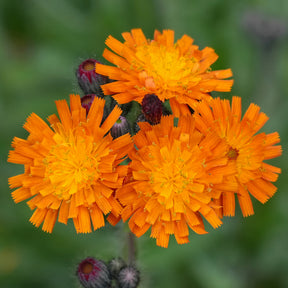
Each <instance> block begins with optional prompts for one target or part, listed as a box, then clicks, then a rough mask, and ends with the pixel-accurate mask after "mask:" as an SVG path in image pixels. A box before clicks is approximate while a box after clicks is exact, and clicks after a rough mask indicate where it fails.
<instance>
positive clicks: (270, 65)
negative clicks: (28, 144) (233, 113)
mask: <svg viewBox="0 0 288 288" xmlns="http://www.w3.org/2000/svg"><path fill="white" fill-rule="evenodd" d="M257 13H262V14H260V15H262V16H259V14H257ZM287 16H288V1H287V0H274V1H269V0H266V1H260V0H258V1H256V0H249V1H248V0H244V1H236V0H223V1H220V0H206V1H193V0H178V1H174V0H155V1H153V0H142V1H141V0H70V1H68V0H50V1H41V0H29V1H28V0H19V1H17V0H2V1H0V43H1V44H0V133H1V139H0V157H1V166H0V189H1V193H0V287H4V288H12V287H13V288H15V287H30V288H33V287H43V288H51V287H61V288H65V287H79V284H78V282H77V279H76V278H75V269H76V265H77V263H78V262H79V261H80V260H81V259H82V258H84V257H86V256H95V257H99V258H102V259H103V260H110V259H111V258H112V257H114V256H121V255H122V253H123V251H124V250H125V244H124V242H125V233H123V232H121V231H122V230H123V229H122V228H123V227H122V226H121V225H119V226H117V227H116V228H111V227H109V226H106V227H105V228H103V229H101V230H98V231H96V232H94V233H91V234H89V235H77V234H76V233H75V231H74V227H73V225H72V223H70V225H68V226H65V225H63V224H60V223H57V224H56V226H55V229H54V231H53V234H51V235H50V234H46V233H44V232H42V231H41V229H36V228H35V227H33V225H31V224H30V223H29V222H28V219H29V217H30V216H31V211H30V210H29V208H28V207H27V206H26V204H25V203H21V204H17V205H15V204H14V202H13V201H12V199H11V197H10V191H9V187H8V184H7V178H8V177H9V176H12V175H16V174H19V173H22V167H20V165H13V164H7V154H8V150H9V149H10V143H11V141H12V139H13V137H14V136H18V137H21V138H25V137H26V136H27V133H26V132H25V130H24V129H23V128H22V125H23V124H24V122H25V119H26V117H27V116H28V115H29V114H30V113H31V112H35V113H37V114H38V115H40V116H41V117H43V118H46V117H47V116H48V115H50V114H52V113H54V112H55V105H54V100H56V99H63V98H66V99H68V95H69V93H81V91H80V90H79V88H78V87H77V83H76V79H75V69H76V67H77V65H79V64H80V62H81V61H82V60H84V59H85V58H89V57H96V58H98V59H100V60H101V55H102V52H103V50H104V47H105V45H104V41H105V39H106V37H107V36H108V35H110V34H111V35H113V36H114V37H116V38H117V39H119V40H122V38H121V35H120V34H121V32H124V31H129V30H130V29H132V28H136V27H139V28H142V29H143V31H144V33H145V34H146V36H147V37H149V38H152V37H153V31H154V29H159V30H162V29H166V28H170V29H174V30H175V34H176V38H179V37H181V36H182V35H183V34H188V35H190V36H191V37H193V38H194V39H195V43H196V44H197V45H199V46H200V48H204V47H205V46H210V47H213V48H214V49H215V50H216V52H217V54H218V55H219V56H220V57H219V60H218V61H217V62H216V64H215V65H214V66H213V68H214V69H222V68H229V67H230V68H232V70H233V72H234V79H235V85H234V87H233V89H232V93H227V94H225V95H223V94H222V95H221V97H228V98H229V97H231V95H239V96H242V97H243V102H244V108H245V109H246V108H247V107H248V105H249V103H250V102H255V103H257V104H258V105H260V106H261V108H262V110H263V111H264V112H265V113H266V114H268V116H269V117H270V120H269V121H268V123H267V124H266V126H265V127H264V131H265V132H273V131H278V132H279V133H280V136H281V144H282V146H283V150H284V152H283V156H282V157H280V158H279V159H274V160H273V161H270V162H269V163H273V164H274V165H276V166H279V167H281V168H282V169H283V171H282V174H281V175H280V177H279V180H278V182H277V184H276V185H277V187H278V188H279V190H278V192H277V193H276V195H275V196H274V197H273V198H272V199H271V200H269V201H268V202H267V203H266V204H265V205H262V204H259V203H256V201H254V207H255V215H254V216H251V217H248V218H243V217H241V216H240V213H239V212H240V211H239V209H238V210H237V212H238V213H237V216H236V217H234V218H226V219H224V225H223V226H222V227H220V228H219V229H217V230H213V229H210V228H208V231H209V232H210V233H209V234H207V235H204V236H200V235H196V234H193V232H191V235H190V243H189V244H186V245H182V246H180V245H177V243H176V242H175V241H174V240H171V241H170V244H169V248H168V249H163V248H159V247H157V246H156V244H155V241H154V239H150V238H149V235H148V233H147V235H145V236H142V237H141V238H140V239H137V246H138V255H137V257H138V264H139V268H140V270H141V275H142V282H141V285H140V287H153V288H154V287H157V288H162V287H163V288H164V287H165V288H170V287H172V288H173V287H181V288H182V287H187V288H188V287H197V288H198V287H199V288H206V287H207V288H244V287H245V288H250V287H259V288H260V287H261V288H262V287H273V288H275V287H276V288H277V287H288V275H287V270H288V227H287V224H288V221H287V220H288V208H287V203H288V193H287V189H288V180H287V167H288V164H287V163H288V157H287V153H286V147H287V140H288V129H287V128H288V117H287V111H288V101H287V100H288V86H287V82H288V65H287V64H288V49H287V48H288V41H287V34H288V33H287V26H286V25H288V23H287V22H286V20H287V18H288V17H287ZM269 19H270V20H269ZM271 19H272V20H271ZM273 19H274V20H273ZM275 19H276V20H275ZM281 19H283V21H282V20H281ZM267 23H268V24H267ZM273 25H274V26H273ZM269 35H270V36H269ZM269 37H270V38H269ZM272 38H273V39H274V40H275V41H271V39H272ZM269 39H270V40H269ZM218 95H219V94H218ZM18 166H19V167H18ZM207 227H208V226H207Z"/></svg>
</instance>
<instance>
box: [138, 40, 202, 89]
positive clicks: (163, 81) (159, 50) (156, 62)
mask: <svg viewBox="0 0 288 288" xmlns="http://www.w3.org/2000/svg"><path fill="white" fill-rule="evenodd" d="M136 56H137V58H138V59H139V60H140V61H141V65H140V63H139V65H137V67H136V69H139V70H140V71H141V70H144V71H146V73H147V74H148V76H150V77H153V80H154V83H155V85H156V86H157V87H162V89H163V90H168V89H169V87H170V88H171V87H173V86H179V85H182V87H186V86H187V85H188V84H191V82H195V84H196V83H198V82H199V80H200V79H196V78H195V72H197V69H198V67H199V65H198V64H197V63H196V62H195V59H194V58H191V57H187V56H185V55H181V53H180V51H179V49H177V48H175V47H166V46H163V45H159V44H157V43H155V42H152V43H151V44H150V45H146V46H139V47H137V52H136Z"/></svg>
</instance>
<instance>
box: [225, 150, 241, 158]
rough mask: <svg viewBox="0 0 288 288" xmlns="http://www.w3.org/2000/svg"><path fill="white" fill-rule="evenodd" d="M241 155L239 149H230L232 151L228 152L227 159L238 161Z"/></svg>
mask: <svg viewBox="0 0 288 288" xmlns="http://www.w3.org/2000/svg"><path fill="white" fill-rule="evenodd" d="M238 155H239V151H238V149H236V148H232V147H230V149H229V150H228V152H227V157H228V158H229V159H230V160H236V159H237V157H238Z"/></svg>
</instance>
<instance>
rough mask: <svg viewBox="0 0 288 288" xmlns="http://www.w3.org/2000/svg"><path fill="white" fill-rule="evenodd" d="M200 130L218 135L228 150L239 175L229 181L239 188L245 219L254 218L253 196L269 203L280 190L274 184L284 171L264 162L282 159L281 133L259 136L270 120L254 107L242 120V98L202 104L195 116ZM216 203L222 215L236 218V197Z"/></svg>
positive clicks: (226, 195) (227, 196) (227, 195)
mask: <svg viewBox="0 0 288 288" xmlns="http://www.w3.org/2000/svg"><path fill="white" fill-rule="evenodd" d="M194 117H195V120H196V127H197V128H198V129H199V130H200V131H201V132H202V133H204V134H206V135H208V134H210V133H212V134H213V133H216V134H217V135H218V137H219V138H220V139H221V140H222V141H223V145H224V146H226V149H225V151H224V155H226V158H227V159H228V161H229V163H230V165H231V166H233V167H234V169H235V170H236V173H235V174H234V175H232V176H229V177H227V178H228V179H227V181H230V182H231V183H233V182H234V183H235V184H236V185H238V189H237V196H238V201H239V204H240V207H241V210H242V213H243V215H244V216H249V215H252V214H254V211H253V206H252V201H251V198H250V196H249V193H250V194H251V195H252V196H254V197H255V198H256V199H257V200H259V201H260V202H261V203H265V202H266V201H267V200H268V199H269V198H270V197H272V196H273V194H274V193H275V192H276V190H277V188H276V187H275V186H274V185H273V184H272V183H271V182H275V181H276V180H277V178H278V173H281V169H280V168H277V167H274V166H271V165H269V164H267V163H265V162H263V161H264V160H268V159H271V158H275V157H278V156H280V155H281V153H282V150H281V146H280V145H275V144H277V143H279V142H280V138H279V135H278V133H277V132H274V133H271V134H265V133H260V134H257V135H255V133H257V132H258V131H259V130H260V129H261V128H262V127H263V125H264V124H265V123H266V121H267V120H268V117H267V116H266V115H265V114H264V113H263V112H260V108H259V106H257V105H255V104H251V105H250V106H249V108H248V109H247V111H246V113H245V115H244V117H243V119H242V120H241V98H240V97H233V99H232V104H231V107H230V102H229V100H220V99H219V98H217V99H213V100H212V101H211V102H210V103H209V105H208V104H207V103H204V101H203V102H202V103H199V105H198V106H197V113H195V115H194ZM215 203H217V204H218V205H221V206H222V208H221V209H220V211H219V215H220V216H222V214H223V215H224V216H234V215H235V196H234V193H230V192H223V193H222V195H221V197H220V199H219V200H215Z"/></svg>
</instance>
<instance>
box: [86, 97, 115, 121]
mask: <svg viewBox="0 0 288 288" xmlns="http://www.w3.org/2000/svg"><path fill="white" fill-rule="evenodd" d="M95 97H98V96H97V95H95V94H88V95H84V96H83V97H81V106H82V107H83V108H85V109H86V115H88V113H89V110H90V108H91V105H92V103H93V101H94V99H95ZM108 114H109V111H108V108H107V106H106V104H105V106H104V112H103V117H102V122H101V124H102V123H103V122H104V121H105V119H106V118H107V116H108Z"/></svg>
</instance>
